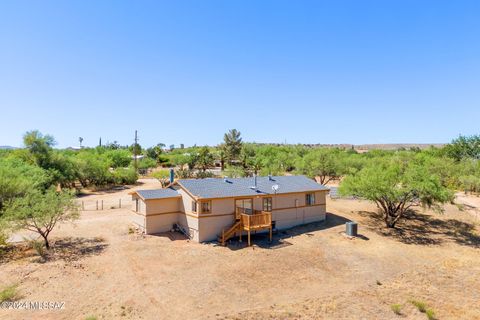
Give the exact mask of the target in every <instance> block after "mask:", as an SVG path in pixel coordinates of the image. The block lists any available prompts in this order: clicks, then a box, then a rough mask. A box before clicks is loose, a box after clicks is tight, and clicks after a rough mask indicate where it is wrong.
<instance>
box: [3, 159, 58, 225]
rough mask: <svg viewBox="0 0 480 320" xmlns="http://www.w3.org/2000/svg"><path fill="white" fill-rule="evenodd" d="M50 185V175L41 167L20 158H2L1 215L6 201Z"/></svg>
mask: <svg viewBox="0 0 480 320" xmlns="http://www.w3.org/2000/svg"><path fill="white" fill-rule="evenodd" d="M48 185H50V177H49V176H48V175H47V173H46V172H45V171H44V170H42V169H41V168H39V167H37V166H34V165H31V164H27V163H25V162H24V161H22V160H20V159H12V158H0V216H1V212H2V208H3V207H4V205H5V204H6V203H8V202H10V201H12V200H13V199H15V198H17V197H22V196H24V195H25V194H26V193H27V192H29V191H30V190H32V189H40V190H41V189H44V188H45V187H47V186H48Z"/></svg>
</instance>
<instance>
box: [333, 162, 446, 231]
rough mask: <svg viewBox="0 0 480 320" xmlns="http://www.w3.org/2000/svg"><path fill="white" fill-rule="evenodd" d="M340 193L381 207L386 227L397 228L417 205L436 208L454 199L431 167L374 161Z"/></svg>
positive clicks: (345, 184)
mask: <svg viewBox="0 0 480 320" xmlns="http://www.w3.org/2000/svg"><path fill="white" fill-rule="evenodd" d="M340 193H341V194H343V195H353V196H357V197H361V198H364V199H367V200H370V201H373V202H375V203H376V204H377V206H378V207H379V208H380V210H381V211H382V212H383V216H384V220H385V225H386V226H387V227H388V228H394V227H395V225H396V223H397V222H398V221H399V220H400V219H401V218H402V217H405V215H406V213H407V212H408V211H409V210H410V209H411V208H412V206H414V205H423V206H427V207H432V206H435V205H437V206H438V204H442V203H445V202H447V201H450V200H452V198H453V195H452V192H451V191H450V190H449V189H447V188H446V187H444V186H443V185H442V183H441V181H440V179H439V178H438V177H437V176H435V175H432V174H431V173H430V172H428V170H427V168H425V167H424V166H421V165H418V164H416V163H414V162H413V161H409V162H404V161H398V160H396V159H388V160H377V161H372V162H371V163H370V164H369V165H367V166H366V167H365V168H363V169H362V170H360V171H359V172H357V173H356V174H353V175H350V176H347V177H346V178H345V179H344V180H343V181H342V184H341V186H340Z"/></svg>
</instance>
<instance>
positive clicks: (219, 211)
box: [130, 176, 329, 243]
mask: <svg viewBox="0 0 480 320" xmlns="http://www.w3.org/2000/svg"><path fill="white" fill-rule="evenodd" d="M328 190H329V189H328V188H326V187H325V186H322V185H320V184H318V183H316V182H315V181H313V180H312V179H309V178H307V177H305V176H268V177H250V178H207V179H179V180H175V181H172V182H171V183H170V185H169V186H168V187H167V188H164V189H156V190H136V191H133V192H131V193H130V194H131V195H132V201H133V203H132V210H133V211H134V219H133V221H134V223H135V224H137V225H138V226H139V227H140V228H141V229H142V230H143V231H144V232H145V233H146V234H156V233H161V232H166V231H169V230H172V229H173V228H174V226H176V227H177V228H180V229H181V230H182V231H183V232H184V233H185V234H186V235H187V236H188V237H189V238H190V239H192V240H194V241H197V242H203V241H210V240H214V239H217V238H218V239H219V241H221V242H223V243H224V242H225V241H226V240H227V239H228V238H230V237H231V236H233V235H234V234H235V233H237V234H238V233H239V234H240V235H241V234H242V231H247V232H248V237H249V239H250V231H255V232H256V231H261V230H262V229H263V230H265V229H270V236H271V231H272V229H279V230H280V229H287V228H291V227H294V226H297V225H301V224H305V223H310V222H315V221H322V220H325V214H326V195H327V193H328Z"/></svg>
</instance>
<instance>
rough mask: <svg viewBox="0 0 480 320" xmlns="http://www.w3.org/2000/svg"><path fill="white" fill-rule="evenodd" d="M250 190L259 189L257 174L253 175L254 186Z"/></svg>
mask: <svg viewBox="0 0 480 320" xmlns="http://www.w3.org/2000/svg"><path fill="white" fill-rule="evenodd" d="M250 189H252V190H255V189H257V175H256V174H254V175H253V186H252V187H250Z"/></svg>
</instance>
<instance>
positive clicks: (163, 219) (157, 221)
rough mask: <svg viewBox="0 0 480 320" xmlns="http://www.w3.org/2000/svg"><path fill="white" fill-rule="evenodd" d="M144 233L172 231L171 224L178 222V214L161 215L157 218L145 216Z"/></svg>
mask: <svg viewBox="0 0 480 320" xmlns="http://www.w3.org/2000/svg"><path fill="white" fill-rule="evenodd" d="M145 220H146V228H145V233H147V234H155V233H160V232H167V231H170V230H172V227H173V224H174V223H177V221H178V214H177V213H171V214H162V215H157V216H146V217H145Z"/></svg>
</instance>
